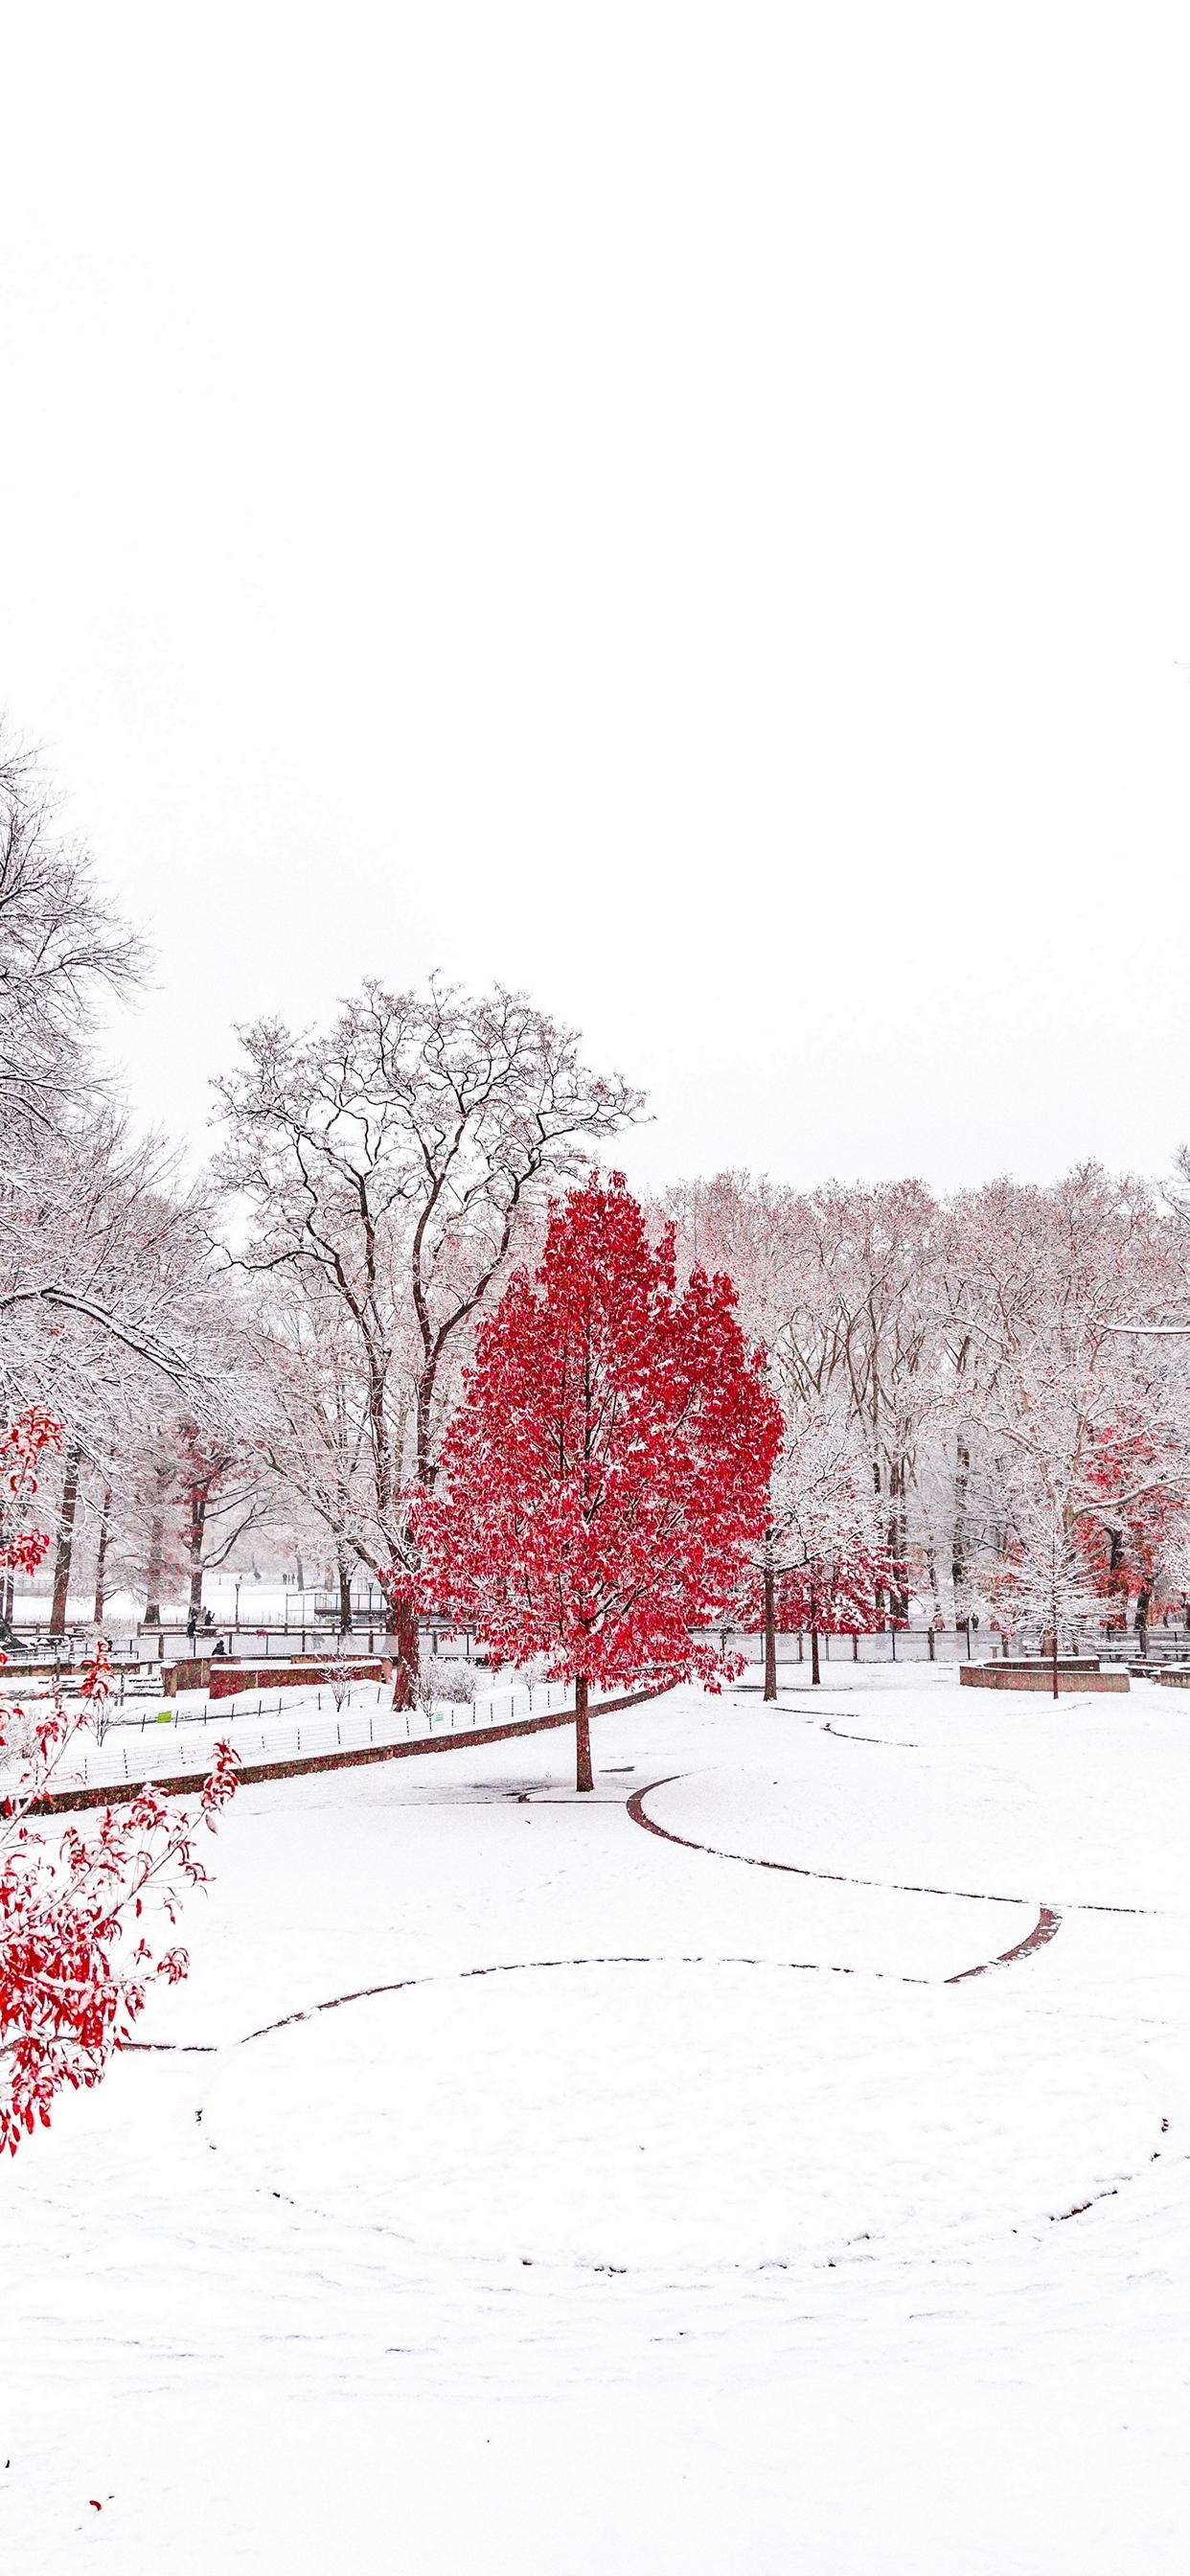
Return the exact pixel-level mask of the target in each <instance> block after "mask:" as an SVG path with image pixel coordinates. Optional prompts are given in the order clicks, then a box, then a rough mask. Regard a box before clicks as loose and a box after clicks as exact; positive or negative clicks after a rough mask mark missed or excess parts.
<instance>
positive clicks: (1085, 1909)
mask: <svg viewBox="0 0 1190 2576" xmlns="http://www.w3.org/2000/svg"><path fill="white" fill-rule="evenodd" d="M686 1777H687V1774H686V1773H685V1772H684V1771H671V1772H670V1773H669V1774H668V1776H667V1777H666V1778H665V1779H664V1780H649V1781H646V1783H645V1786H644V1788H643V1789H634V1790H633V1793H632V1796H631V1797H630V1799H629V1800H628V1813H629V1815H630V1816H631V1818H632V1822H633V1824H634V1825H643V1827H644V1830H645V1832H646V1833H647V1834H659V1835H660V1837H661V1840H662V1842H665V1843H679V1844H680V1845H681V1847H682V1849H683V1851H696V1852H707V1853H708V1854H709V1855H710V1858H711V1859H712V1860H737V1861H741V1862H742V1863H743V1865H744V1867H745V1869H779V1870H782V1871H783V1872H785V1874H786V1875H787V1876H788V1877H790V1878H822V1879H826V1880H828V1881H829V1883H830V1885H831V1886H832V1887H883V1888H886V1889H888V1890H889V1891H890V1892H891V1893H892V1894H893V1895H894V1896H956V1897H959V1898H961V1899H962V1902H963V1903H964V1904H965V1905H1035V1904H1036V1903H1037V1901H1038V1900H1037V1898H1036V1897H1033V1896H999V1895H993V1894H992V1893H991V1892H990V1890H989V1889H987V1888H986V1887H919V1886H918V1885H917V1884H916V1883H915V1882H914V1881H913V1880H910V1879H899V1878H852V1877H850V1876H849V1874H848V1872H847V1871H846V1870H842V1869H807V1868H806V1866H805V1864H804V1863H803V1862H801V1861H796V1860H766V1859H765V1858H764V1856H763V1854H762V1853H760V1852H733V1851H722V1850H720V1849H719V1847H718V1845H717V1844H715V1843H696V1842H693V1841H692V1840H691V1837H690V1835H689V1834H675V1833H674V1832H672V1831H671V1829H670V1827H669V1826H668V1825H659V1824H658V1823H657V1821H656V1818H655V1817H653V1816H646V1814H645V1811H644V1805H643V1803H642V1802H643V1800H644V1799H646V1798H651V1797H652V1795H653V1791H654V1790H655V1789H671V1788H672V1787H673V1784H674V1782H675V1780H684V1779H685V1778H686ZM1048 1910H1049V1909H1048V1908H1047V1907H1045V1906H1043V1907H1042V1913H1043V1915H1044V1914H1045V1913H1046V1912H1047V1911H1048ZM1152 1910H1153V1909H1152V1907H1151V1906H1148V1905H1085V1904H1083V1903H1081V1902H1080V1901H1079V1900H1078V1899H1077V1898H1076V1899H1075V1900H1074V1901H1073V1902H1072V1903H1070V1904H1068V1905H1067V1906H1066V1908H1065V1911H1066V1912H1067V1913H1068V1914H1150V1913H1151V1912H1152ZM1061 1919H1062V1917H1061V1915H1060V1914H1058V1915H1056V1916H1055V1918H1054V1927H1053V1931H1056V1930H1057V1928H1058V1924H1059V1923H1060V1922H1061ZM1053 1931H1051V1932H1042V1930H1041V1927H1040V1925H1038V1927H1037V1931H1036V1933H1035V1934H1033V1935H1031V1936H1030V1940H1029V1943H1028V1945H1024V1944H1018V1948H1019V1947H1023V1946H1028V1947H1030V1948H1032V1947H1033V1946H1034V1945H1035V1943H1036V1944H1039V1943H1040V1942H1041V1941H1042V1940H1045V1941H1051V1940H1052V1939H1053ZM1016 1955H1017V1952H1016V1951H1015V1950H1005V1951H1004V1952H1003V1953H1002V1956H1003V1957H1004V1958H1005V1959H1010V1958H1015V1957H1016ZM986 1964H987V1966H988V1967H995V1966H997V1965H998V1964H999V1963H998V1961H996V1960H992V1959H989V1960H988V1961H987V1962H986ZM963 1973H964V1975H965V1976H969V1975H973V1974H974V1971H973V1970H971V1969H964V1971H963Z"/></svg>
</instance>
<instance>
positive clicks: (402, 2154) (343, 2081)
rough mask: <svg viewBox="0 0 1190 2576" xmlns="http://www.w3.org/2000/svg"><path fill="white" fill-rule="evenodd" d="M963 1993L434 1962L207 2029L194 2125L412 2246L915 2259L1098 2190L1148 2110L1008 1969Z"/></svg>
mask: <svg viewBox="0 0 1190 2576" xmlns="http://www.w3.org/2000/svg"><path fill="white" fill-rule="evenodd" d="M974 1992H975V1994H976V1995H977V1996H978V1997H979V2008H978V2010H976V2011H974V2012H973V2011H972V2007H971V2004H970V2002H969V2001H968V1998H969V1996H970V1995H971V1993H972V1989H970V1988H968V1989H966V1990H959V1991H956V1990H955V1989H954V1988H953V1987H950V1988H948V1987H946V1986H932V1987H927V1986H921V1985H918V1986H908V1985H904V1984H901V1983H899V1982H898V1983H892V1982H881V1981H878V1980H875V1979H871V1978H867V1977H852V1976H850V1975H846V1974H838V1975H834V1976H813V1975H802V1974H798V1973H796V1972H795V1970H794V1969H793V1967H782V1966H780V1965H777V1964H773V1963H768V1962H764V1963H761V1962H756V1961H744V1960H732V1959H686V1960H677V1959H635V1960H607V1959H600V1960H586V1961H582V1960H580V1961H561V1962H557V1963H549V1962H540V1963H534V1964H528V1965H525V1966H524V1967H521V1968H516V1967H511V1968H508V1969H506V1970H505V1971H503V1972H496V1971H491V1972H486V1973H483V1974H482V1975H478V1976H477V1975H475V1974H474V1973H473V1974H472V1975H470V1976H466V1975H464V1976H458V1977H453V1978H451V1977H447V1978H443V1979H427V1980H425V1981H421V1982H418V1983H411V1984H410V1985H409V1986H407V1987H406V1988H405V1989H404V1990H402V1991H395V1992H387V1993H380V1994H376V1995H373V1996H371V1997H363V1998H359V1999H357V2000H356V2002H355V2007H354V2009H353V2010H352V2011H351V2012H345V2011H344V2012H339V2011H326V2010H324V2011H320V2012H316V2013H312V2014H309V2015H306V2016H302V2017H301V2018H300V2019H294V2020H290V2021H288V2022H286V2023H283V2024H280V2025H278V2026H276V2027H275V2028H273V2029H272V2030H269V2031H266V2032H263V2033H261V2034H259V2035H258V2036H257V2041H256V2044H254V2045H253V2046H250V2047H248V2046H242V2047H238V2048H233V2049H231V2050H227V2051H221V2052H220V2063H219V2067H218V2069H217V2070H216V2071H215V2073H214V2077H213V2081H212V2084H211V2086H210V2088H209V2091H208V2094H207V2098H206V2102H205V2106H204V2120H205V2127H204V2134H205V2135H207V2136H208V2138H209V2140H210V2143H211V2144H212V2146H214V2147H216V2148H217V2149H218V2150H219V2151H220V2153H222V2154H225V2155H227V2156H228V2157H229V2158H230V2160H231V2161H232V2163H233V2164H234V2165H236V2166H238V2167H242V2168H244V2169H245V2170H246V2171H248V2172H250V2174H251V2176H252V2178H253V2180H254V2181H255V2182H256V2183H257V2184H258V2186H260V2187H263V2188H265V2189H268V2190H271V2191H274V2192H276V2193H278V2194H279V2195H281V2196H283V2197H285V2198H287V2199H290V2200H293V2201H295V2202H297V2203H298V2204H299V2205H305V2206H307V2207H315V2208H318V2209H320V2210H322V2211H323V2212H326V2213H333V2214H334V2216H335V2217H336V2218H337V2219H339V2220H343V2221H346V2222H348V2223H349V2224H354V2225H357V2226H359V2227H363V2228H368V2229H379V2230H381V2231H383V2232H386V2233H391V2234H393V2235H395V2236H398V2237H400V2238H402V2239H403V2240H405V2241H406V2242H411V2243H412V2244H414V2245H416V2246H419V2247H421V2248H422V2249H423V2250H424V2251H425V2252H426V2253H430V2252H434V2253H438V2254H447V2255H452V2256H456V2257H467V2258H476V2259H479V2260H481V2261H485V2262H491V2261H493V2260H507V2261H508V2262H509V2263H510V2264H513V2265H518V2264H519V2265H524V2264H538V2263H541V2264H546V2265H554V2266H558V2265H562V2266H570V2267H575V2266H578V2267H582V2268H595V2269H604V2270H621V2269H623V2270H630V2271H637V2270H644V2269H647V2270H649V2271H650V2272H656V2271H657V2270H658V2269H663V2270H675V2269H676V2270H677V2271H679V2272H682V2271H685V2272H696V2273H705V2272H706V2271H708V2270H714V2269H715V2268H717V2267H722V2266H736V2267H739V2266H743V2267H746V2268H749V2269H753V2268H758V2267H764V2266H767V2265H797V2264H799V2263H804V2262H807V2261H809V2262H818V2263H822V2262H828V2263H829V2262H832V2261H839V2260H844V2259H848V2258H849V2257H854V2256H855V2255H857V2254H866V2253H874V2252H876V2251H879V2250H881V2249H884V2250H887V2251H890V2252H893V2253H895V2254H897V2255H904V2256H906V2257H908V2256H912V2255H923V2256H927V2257H929V2256H932V2255H934V2254H936V2253H937V2252H938V2250H939V2248H940V2247H941V2246H943V2245H945V2244H946V2243H947V2242H949V2243H950V2244H952V2245H954V2244H955V2243H956V2242H957V2243H966V2242H968V2241H970V2240H973V2239H976V2238H979V2237H982V2236H985V2235H987V2234H988V2233H1001V2232H1004V2231H1007V2230H1009V2229H1011V2228H1013V2227H1019V2226H1021V2225H1025V2224H1029V2223H1036V2222H1038V2221H1044V2220H1045V2219H1047V2218H1050V2219H1056V2218H1060V2217H1062V2216H1063V2215H1065V2214H1066V2213H1067V2211H1068V2210H1069V2208H1070V2206H1071V2205H1072V2204H1079V2205H1084V2204H1086V2203H1089V2202H1090V2201H1091V2200H1093V2199H1095V2198H1097V2197H1099V2196H1100V2195H1102V2194H1104V2193H1106V2192H1110V2191H1112V2190H1113V2189H1115V2188H1116V2187H1118V2185H1119V2183H1120V2182H1121V2181H1122V2180H1125V2179H1127V2178H1128V2177H1129V2176H1130V2175H1131V2174H1133V2173H1134V2172H1135V2171H1136V2170H1137V2169H1138V2167H1139V2166H1141V2165H1142V2164H1143V2163H1144V2162H1145V2160H1146V2157H1147V2154H1148V2153H1149V2151H1150V2150H1151V2148H1152V2146H1153V2144H1154V2137H1155V2134H1156V2132H1157V2130H1158V2110H1157V2107H1156V2105H1155V2102H1154V2099H1153V2098H1152V2097H1151V2095H1150V2092H1149V2088H1148V2085H1147V2082H1146V2081H1145V2079H1144V2078H1143V2077H1142V2076H1141V2075H1140V2074H1139V2073H1138V2072H1136V2071H1134V2070H1133V2069H1132V2068H1130V2067H1129V2066H1128V2065H1127V2064H1126V2063H1125V2064H1124V2065H1121V2063H1120V2062H1119V2060H1118V2058H1116V2057H1114V2056H1112V2055H1111V2054H1110V2052H1109V2051H1108V2050H1107V2048H1106V2047H1104V2048H1103V2049H1100V2048H1099V2047H1096V2046H1092V2047H1089V2048H1088V2047H1085V2046H1084V2047H1082V2048H1080V2050H1079V2051H1077V2052H1071V2053H1070V2054H1069V2055H1067V2054H1066V2053H1065V2052H1063V2051H1061V2050H1057V2049H1055V2046H1054V2033H1053V2029H1052V2027H1051V2026H1050V2024H1049V2021H1048V2017H1041V2016H1033V2015H1025V2016H1022V2015H1020V2014H1019V2013H1018V2012H1016V2011H1015V2010H1014V2009H1013V2008H1012V2005H1011V2002H1010V1994H1011V1985H1010V1982H1009V1981H1005V1982H1004V1983H1003V1984H1000V1983H997V1984H996V1985H994V1986H993V1987H992V1988H989V1989H975V1990H974ZM1001 1998H1003V2002H1001Z"/></svg>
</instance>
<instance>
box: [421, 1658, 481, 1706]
mask: <svg viewBox="0 0 1190 2576" xmlns="http://www.w3.org/2000/svg"><path fill="white" fill-rule="evenodd" d="M423 1673H424V1675H425V1676H426V1678H427V1679H428V1683H429V1696H430V1702H431V1704H432V1703H433V1702H434V1701H435V1700H438V1701H441V1702H442V1704H443V1705H444V1706H445V1707H447V1708H462V1707H463V1706H464V1705H465V1704H466V1702H467V1701H468V1700H473V1699H474V1697H475V1692H476V1686H477V1683H478V1679H479V1676H478V1674H477V1672H476V1670H475V1666H474V1664H469V1663H467V1662H466V1661H465V1660H464V1659H463V1658H462V1657H461V1656H460V1658H459V1659H458V1661H457V1662H455V1661H454V1660H453V1659H452V1658H450V1657H447V1656H443V1655H434V1656H432V1657H431V1658H430V1661H429V1663H428V1664H426V1665H424V1666H423Z"/></svg>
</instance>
